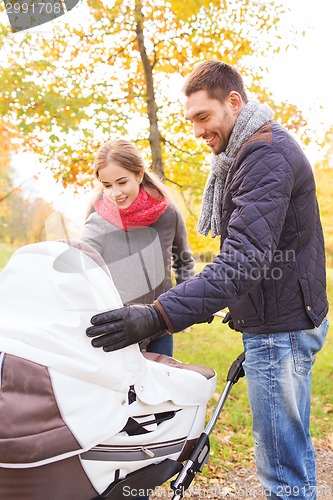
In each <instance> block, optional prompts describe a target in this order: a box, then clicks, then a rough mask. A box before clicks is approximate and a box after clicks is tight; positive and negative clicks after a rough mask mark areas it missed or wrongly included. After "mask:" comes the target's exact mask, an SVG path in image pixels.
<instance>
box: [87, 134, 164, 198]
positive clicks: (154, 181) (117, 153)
mask: <svg viewBox="0 0 333 500" xmlns="http://www.w3.org/2000/svg"><path fill="white" fill-rule="evenodd" d="M110 162H114V163H116V164H117V165H119V166H120V167H123V168H125V169H126V170H129V171H130V172H133V173H135V174H141V173H143V178H142V182H141V186H142V187H144V189H145V190H146V191H147V192H148V194H149V195H150V196H152V197H153V198H160V197H162V198H167V199H169V198H170V197H169V193H168V191H167V189H166V187H165V186H164V184H163V182H162V181H161V180H160V179H159V178H158V176H157V175H155V174H154V173H153V172H148V170H147V165H146V163H145V161H144V159H143V158H142V156H141V154H140V151H139V150H138V149H137V147H136V146H135V145H134V144H132V143H131V142H129V141H126V140H125V139H110V140H109V141H107V142H106V143H105V144H103V145H102V146H101V147H100V148H99V150H98V151H97V154H96V157H95V160H94V163H93V170H94V174H95V176H96V179H98V180H99V171H100V170H101V169H102V168H104V167H106V166H107V165H108V164H109V163H110ZM102 190H103V186H101V187H100V189H99V194H100V193H101V192H102Z"/></svg>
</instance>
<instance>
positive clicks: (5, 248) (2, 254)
mask: <svg viewBox="0 0 333 500" xmlns="http://www.w3.org/2000/svg"><path fill="white" fill-rule="evenodd" d="M17 249H18V246H17V245H10V244H8V243H0V270H1V269H3V268H4V267H5V265H6V264H7V262H8V259H9V258H10V256H11V255H12V254H13V253H14V252H15V251H16V250H17Z"/></svg>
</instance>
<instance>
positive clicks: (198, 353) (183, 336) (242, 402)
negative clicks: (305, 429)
mask: <svg viewBox="0 0 333 500" xmlns="http://www.w3.org/2000/svg"><path fill="white" fill-rule="evenodd" d="M327 278H328V295H329V300H330V302H331V303H332V300H333V269H328V272H327ZM329 319H330V321H331V323H332V324H333V313H332V311H330V313H329ZM332 332H333V327H331V328H330V331H329V333H328V336H327V340H326V343H325V346H324V348H323V349H322V351H321V352H320V353H319V354H318V356H317V361H316V363H315V365H314V368H313V391H312V393H313V397H312V417H311V433H312V435H313V438H314V442H315V444H317V445H319V444H320V442H325V443H326V444H327V439H328V438H329V436H331V434H332V427H333V335H332ZM174 339H175V357H176V358H178V359H181V360H182V361H184V362H188V363H199V364H202V365H205V366H210V367H212V368H214V369H215V370H216V372H217V374H218V384H217V392H218V395H219V394H220V393H221V391H222V390H223V388H224V385H225V379H226V375H227V372H228V370H229V367H230V366H231V364H232V362H233V361H234V359H235V358H236V357H237V356H238V355H239V354H240V353H241V352H242V351H243V345H242V340H241V335H240V334H239V333H237V332H233V331H232V330H230V328H229V327H228V326H226V325H223V324H222V323H221V320H220V319H219V318H215V319H214V321H213V322H212V323H211V324H210V325H207V324H202V325H195V326H193V327H192V328H191V331H190V332H189V333H183V332H182V333H178V334H176V335H175V337H174ZM218 395H217V396H218ZM217 396H216V397H217ZM214 399H215V398H213V399H212V400H211V401H210V402H209V405H208V410H207V416H208V417H209V416H210V414H211V412H212V410H213V409H214V407H215V405H216V400H214ZM251 425H252V419H251V414H250V407H249V401H248V396H247V385H246V379H245V378H242V379H240V380H239V381H238V383H237V384H236V385H235V386H234V387H233V388H232V391H231V394H230V395H229V398H228V399H227V401H226V404H225V407H224V409H223V410H222V413H221V415H220V418H219V421H218V423H217V425H216V427H215V428H214V430H213V433H212V436H211V439H210V441H211V448H212V453H211V457H210V464H209V467H208V468H205V469H204V472H203V474H204V475H212V474H214V473H216V472H217V471H218V470H223V469H230V468H234V467H235V466H237V467H240V466H245V465H248V464H250V463H253V438H252V433H251ZM329 439H331V441H330V444H331V445H332V446H333V439H332V438H329Z"/></svg>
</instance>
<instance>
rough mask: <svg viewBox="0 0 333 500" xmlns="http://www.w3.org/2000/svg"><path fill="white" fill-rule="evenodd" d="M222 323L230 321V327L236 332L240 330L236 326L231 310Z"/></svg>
mask: <svg viewBox="0 0 333 500" xmlns="http://www.w3.org/2000/svg"><path fill="white" fill-rule="evenodd" d="M222 323H228V327H229V328H231V330H235V332H240V330H237V328H236V327H235V325H234V322H233V319H232V317H231V314H230V312H227V314H226V315H225V317H224V318H223V320H222Z"/></svg>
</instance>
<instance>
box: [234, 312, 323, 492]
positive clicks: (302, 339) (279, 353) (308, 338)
mask: <svg viewBox="0 0 333 500" xmlns="http://www.w3.org/2000/svg"><path fill="white" fill-rule="evenodd" d="M327 330H328V321H327V320H326V319H325V320H324V321H323V322H322V324H321V325H320V326H319V327H318V328H314V329H313V330H303V331H296V332H282V333H274V334H269V335H266V334H257V335H255V334H249V333H243V343H244V349H245V362H244V365H243V366H244V371H245V375H246V379H247V384H248V392H249V399H250V405H251V412H252V417H253V436H254V442H255V460H256V467H257V475H258V478H259V481H260V482H261V484H262V486H263V489H264V494H265V495H266V497H269V498H274V499H276V498H283V499H285V500H290V499H291V498H297V499H298V500H302V499H311V500H315V499H316V457H315V452H314V448H313V444H312V440H311V436H310V430H309V425H310V405H311V379H312V365H313V363H314V361H315V357H316V353H317V352H318V351H319V350H320V349H321V348H322V346H323V344H324V340H325V337H326V334H327Z"/></svg>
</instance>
